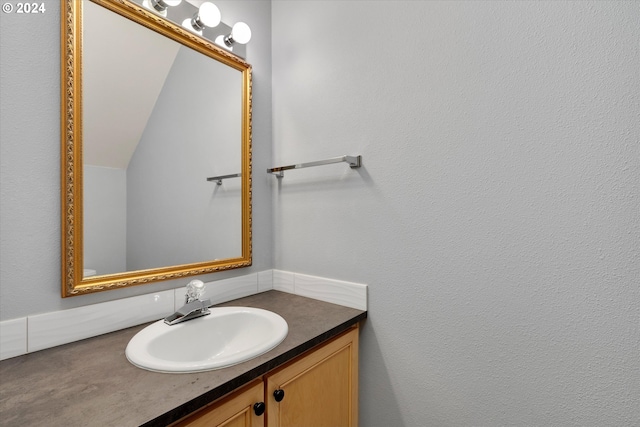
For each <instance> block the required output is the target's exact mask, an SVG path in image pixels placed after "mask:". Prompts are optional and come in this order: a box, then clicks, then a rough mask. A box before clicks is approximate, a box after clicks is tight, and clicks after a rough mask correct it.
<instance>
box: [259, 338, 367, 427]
mask: <svg viewBox="0 0 640 427" xmlns="http://www.w3.org/2000/svg"><path fill="white" fill-rule="evenodd" d="M266 387H267V390H266V393H267V395H266V400H267V424H268V426H269V427H300V426H305V427H357V426H358V329H357V328H354V329H351V330H350V331H348V332H346V333H344V334H342V335H340V336H339V337H337V338H335V339H334V340H332V341H330V342H329V343H327V344H324V345H322V346H321V347H319V348H317V349H315V350H312V351H311V352H310V353H308V354H307V355H305V356H303V357H301V358H300V359H297V360H296V361H294V362H292V363H291V364H288V365H286V366H285V367H283V368H281V369H278V370H277V371H275V372H274V373H272V374H269V375H268V376H267V378H266ZM274 392H276V395H274ZM282 392H284V393H282ZM280 398H282V399H281V400H280ZM278 400H279V401H278Z"/></svg>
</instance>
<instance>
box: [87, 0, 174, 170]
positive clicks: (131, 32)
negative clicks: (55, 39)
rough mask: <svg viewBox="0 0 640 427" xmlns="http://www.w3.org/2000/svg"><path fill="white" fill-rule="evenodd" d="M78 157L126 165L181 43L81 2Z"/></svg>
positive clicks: (95, 162)
mask: <svg viewBox="0 0 640 427" xmlns="http://www.w3.org/2000/svg"><path fill="white" fill-rule="evenodd" d="M82 41H83V49H82V50H83V58H82V66H83V72H82V76H83V82H82V83H83V88H82V91H83V97H82V98H83V148H84V151H83V163H84V164H87V165H94V166H104V167H112V168H118V169H126V167H127V165H128V164H129V160H130V159H131V156H132V155H133V153H134V151H135V148H136V146H137V144H138V141H139V140H140V137H141V136H142V132H143V131H144V129H145V126H146V123H147V120H148V119H149V116H150V114H151V112H152V110H153V107H154V105H155V102H156V100H157V99H158V95H159V94H160V91H161V89H162V86H163V85H164V81H165V79H166V77H167V74H168V73H169V70H170V69H171V66H172V64H173V61H174V60H175V57H176V55H177V53H178V49H179V48H180V45H179V44H178V43H176V42H174V41H173V40H170V39H168V38H166V37H163V36H161V35H159V34H157V33H155V32H153V31H151V30H149V29H147V28H145V27H143V26H141V25H139V24H136V23H134V22H133V21H130V20H128V19H126V18H124V17H122V16H120V15H118V14H116V13H113V12H111V11H108V10H107V9H104V8H103V7H101V6H98V5H96V4H94V3H91V2H88V1H85V2H83V36H82Z"/></svg>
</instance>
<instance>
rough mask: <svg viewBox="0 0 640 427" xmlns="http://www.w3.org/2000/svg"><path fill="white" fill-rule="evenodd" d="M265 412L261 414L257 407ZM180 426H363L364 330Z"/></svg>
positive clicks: (340, 338) (348, 334) (324, 346)
mask: <svg viewBox="0 0 640 427" xmlns="http://www.w3.org/2000/svg"><path fill="white" fill-rule="evenodd" d="M256 403H258V404H263V405H264V406H263V407H262V408H260V407H259V408H258V409H259V410H258V411H257V412H258V413H260V412H261V411H260V409H263V410H265V413H263V414H261V415H257V414H256V410H255V408H254V405H255V404H256ZM174 426H175V427H187V426H189V427H204V426H208V427H209V426H211V427H214V426H215V427H249V426H250V427H264V426H267V427H301V426H304V427H357V426H358V327H357V326H356V327H354V328H351V329H350V330H348V331H346V332H344V333H342V334H341V335H339V336H338V337H336V338H333V339H331V340H329V341H328V342H326V343H323V344H320V345H319V346H318V347H316V348H314V349H311V350H309V351H308V352H307V353H305V354H303V355H301V356H299V357H298V358H296V359H294V360H292V361H291V362H289V363H287V364H285V365H284V366H282V367H280V368H277V369H275V370H273V371H271V372H269V373H267V374H266V375H264V377H263V378H261V379H258V380H256V381H254V382H252V383H250V384H249V385H247V386H245V387H243V388H242V389H240V390H237V391H234V392H232V393H231V394H229V395H227V396H226V397H223V398H222V399H220V400H218V401H216V402H213V403H212V404H211V405H209V406H207V407H205V408H203V409H201V410H200V411H198V412H196V413H194V414H192V415H190V416H189V417H187V418H186V419H183V420H181V421H180V422H178V423H176V424H175V425H174Z"/></svg>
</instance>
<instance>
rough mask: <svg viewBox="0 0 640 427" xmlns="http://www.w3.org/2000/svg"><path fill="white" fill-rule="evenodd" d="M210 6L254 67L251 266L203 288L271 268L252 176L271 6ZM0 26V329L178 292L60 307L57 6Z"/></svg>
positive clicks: (266, 93) (262, 159) (263, 140)
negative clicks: (6, 323) (242, 43)
mask: <svg viewBox="0 0 640 427" xmlns="http://www.w3.org/2000/svg"><path fill="white" fill-rule="evenodd" d="M12 3H13V4H14V5H15V3H16V2H12ZM216 4H217V5H218V6H219V7H220V10H221V11H222V13H223V20H224V22H226V23H234V22H236V21H241V20H242V21H245V22H247V23H248V24H249V25H250V26H251V29H252V31H253V39H252V40H251V43H250V44H249V45H248V46H247V60H248V61H249V62H250V63H251V64H252V65H253V67H254V84H253V135H254V137H253V154H254V160H253V167H254V180H253V183H254V188H253V250H254V257H253V266H252V267H249V268H245V269H241V270H235V271H229V272H223V273H217V274H213V275H209V276H205V277H204V279H203V280H216V279H223V278H227V277H233V276H237V275H244V274H247V273H250V272H252V271H262V270H265V269H268V268H271V266H272V251H271V246H272V234H271V222H272V220H271V214H272V210H271V194H270V191H269V182H270V181H268V180H267V177H266V176H264V175H265V174H264V173H259V171H263V170H266V168H267V167H269V164H270V159H271V20H270V17H271V4H270V3H269V2H266V1H262V0H253V1H238V0H235V1H234V0H223V1H216ZM0 20H1V24H2V25H1V26H0V27H1V28H0V31H1V33H0V43H1V45H0V55H1V61H0V76H1V81H0V85H1V86H0V89H1V94H2V96H1V100H0V109H1V113H2V114H1V122H0V138H1V142H2V144H1V152H0V162H1V170H0V194H1V200H2V203H1V204H0V230H1V232H2V233H1V236H0V238H1V244H0V259H1V261H2V262H1V271H0V320H6V319H13V318H16V317H21V316H26V315H28V314H36V313H44V312H48V311H54V310H61V309H65V308H71V307H77V306H82V305H87V304H91V303H95V302H102V301H107V300H113V299H118V298H124V297H127V296H131V295H139V294H143V293H148V292H154V291H157V290H163V289H170V288H175V287H178V286H182V285H184V284H185V283H186V282H187V280H179V281H169V282H160V283H158V284H154V285H147V286H138V287H134V288H129V289H122V290H117V291H110V292H103V293H99V294H92V295H85V296H79V297H74V298H66V299H64V300H63V299H61V298H60V287H61V286H60V202H59V198H60V154H59V151H60V135H59V133H60V124H59V122H60V95H59V92H60V46H59V45H60V6H59V2H55V1H51V2H49V1H47V2H46V12H45V13H44V14H39V15H18V14H15V13H12V14H6V13H0ZM255 171H258V172H255ZM25 301H28V302H29V303H28V304H27V303H25Z"/></svg>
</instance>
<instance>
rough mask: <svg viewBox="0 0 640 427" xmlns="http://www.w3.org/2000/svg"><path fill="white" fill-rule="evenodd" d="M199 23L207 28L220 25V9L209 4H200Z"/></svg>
mask: <svg viewBox="0 0 640 427" xmlns="http://www.w3.org/2000/svg"><path fill="white" fill-rule="evenodd" d="M198 15H199V16H200V21H201V22H202V23H203V24H204V25H206V26H207V27H215V26H217V25H218V24H219V23H220V18H221V16H220V9H218V7H217V6H216V5H215V4H213V3H210V2H205V3H202V6H200V9H199V10H198Z"/></svg>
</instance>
